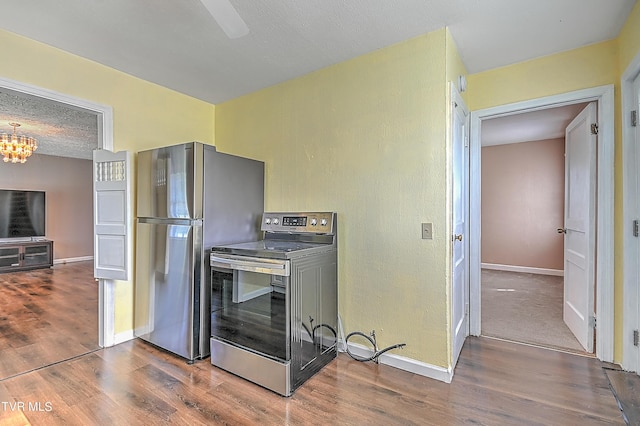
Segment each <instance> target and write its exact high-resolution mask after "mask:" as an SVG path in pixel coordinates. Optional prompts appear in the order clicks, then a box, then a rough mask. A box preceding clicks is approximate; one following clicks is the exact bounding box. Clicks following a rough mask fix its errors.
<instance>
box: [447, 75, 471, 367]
mask: <svg viewBox="0 0 640 426" xmlns="http://www.w3.org/2000/svg"><path fill="white" fill-rule="evenodd" d="M451 99H452V102H451V112H452V114H451V116H452V124H451V125H452V129H451V131H452V192H453V193H452V203H453V205H452V228H453V229H452V239H451V244H452V248H451V255H452V262H451V265H452V278H451V280H452V292H451V316H452V321H451V324H452V327H453V328H452V336H453V364H452V365H453V366H455V365H456V363H457V361H458V356H459V355H460V351H461V350H462V346H463V345H464V341H465V339H466V337H467V336H468V335H469V315H468V313H469V310H468V306H469V268H468V263H469V260H468V256H467V253H468V242H467V238H466V236H467V217H468V211H469V208H468V205H469V203H468V190H467V188H468V182H469V143H468V141H469V136H468V128H469V126H468V115H469V114H468V111H467V108H466V106H465V105H464V103H463V101H462V98H461V97H460V95H459V94H458V91H457V90H456V89H455V86H453V85H451Z"/></svg>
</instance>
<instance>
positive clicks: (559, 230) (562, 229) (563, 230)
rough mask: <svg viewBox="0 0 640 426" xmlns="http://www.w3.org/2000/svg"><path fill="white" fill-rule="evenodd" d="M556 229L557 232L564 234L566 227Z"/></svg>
mask: <svg viewBox="0 0 640 426" xmlns="http://www.w3.org/2000/svg"><path fill="white" fill-rule="evenodd" d="M557 231H558V234H566V233H567V228H558V229H557Z"/></svg>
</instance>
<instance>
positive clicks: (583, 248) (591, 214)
mask: <svg viewBox="0 0 640 426" xmlns="http://www.w3.org/2000/svg"><path fill="white" fill-rule="evenodd" d="M596 114H597V105H596V103H595V102H592V103H590V104H589V105H587V107H586V108H585V109H584V110H583V111H582V112H581V113H580V114H578V116H577V117H576V118H575V119H574V120H573V121H572V122H571V124H569V126H568V127H567V129H566V134H565V205H564V211H565V214H564V220H565V223H564V233H565V236H564V306H563V317H564V322H565V323H566V324H567V326H568V327H569V329H570V330H571V332H572V333H573V334H574V335H575V336H576V338H577V339H578V341H579V342H580V344H581V345H582V346H583V347H584V348H585V350H586V351H587V352H593V337H594V327H595V324H594V321H593V320H592V317H595V316H594V298H595V297H594V295H595V289H594V285H595V284H594V283H595V219H596V218H595V212H596V209H595V200H596V152H597V145H596V144H597V131H595V132H594V131H592V125H593V124H594V123H596V121H597V120H596V118H597V117H596Z"/></svg>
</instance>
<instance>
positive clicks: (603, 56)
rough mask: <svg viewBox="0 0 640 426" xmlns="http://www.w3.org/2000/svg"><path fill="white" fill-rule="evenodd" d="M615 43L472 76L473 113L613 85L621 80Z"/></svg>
mask: <svg viewBox="0 0 640 426" xmlns="http://www.w3.org/2000/svg"><path fill="white" fill-rule="evenodd" d="M617 63H618V55H617V43H616V41H615V40H610V41H606V42H603V43H598V44H593V45H590V46H586V47H583V48H580V49H574V50H569V51H566V52H563V53H558V54H556V55H550V56H545V57H542V58H538V59H533V60H530V61H525V62H519V63H517V64H514V65H509V66H505V67H501V68H495V69H493V70H489V71H485V72H481V73H477V74H471V75H470V76H469V77H468V80H469V94H468V97H467V102H468V106H469V108H470V109H471V110H479V109H484V108H490V107H494V106H497V105H504V104H509V103H512V102H520V101H525V100H529V99H535V98H540V97H544V96H551V95H556V94H560V93H566V92H571V91H574V90H579V89H586V88H590V87H596V86H602V85H606V84H613V83H615V82H616V79H617V77H618V66H617Z"/></svg>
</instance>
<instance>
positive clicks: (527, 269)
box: [480, 263, 564, 277]
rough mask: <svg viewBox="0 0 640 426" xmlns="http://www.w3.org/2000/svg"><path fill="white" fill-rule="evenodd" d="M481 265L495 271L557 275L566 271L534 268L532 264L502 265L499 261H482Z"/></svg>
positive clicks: (561, 274)
mask: <svg viewBox="0 0 640 426" xmlns="http://www.w3.org/2000/svg"><path fill="white" fill-rule="evenodd" d="M480 267H481V268H482V269H491V270H493V271H507V272H520V273H523V274H538V275H554V276H557V277H563V276H564V271H563V270H562V269H546V268H532V267H530V266H516V265H500V264H497V263H481V264H480Z"/></svg>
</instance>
